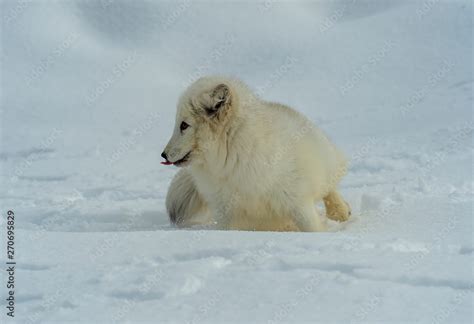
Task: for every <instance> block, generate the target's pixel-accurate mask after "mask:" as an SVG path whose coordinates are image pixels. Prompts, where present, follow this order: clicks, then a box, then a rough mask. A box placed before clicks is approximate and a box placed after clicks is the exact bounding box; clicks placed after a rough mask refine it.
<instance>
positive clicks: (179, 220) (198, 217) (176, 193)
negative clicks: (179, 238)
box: [166, 169, 210, 227]
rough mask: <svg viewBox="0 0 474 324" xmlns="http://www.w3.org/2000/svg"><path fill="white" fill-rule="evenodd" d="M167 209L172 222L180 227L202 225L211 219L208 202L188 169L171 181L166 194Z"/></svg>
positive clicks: (180, 172)
mask: <svg viewBox="0 0 474 324" xmlns="http://www.w3.org/2000/svg"><path fill="white" fill-rule="evenodd" d="M166 210H167V211H168V216H169V218H170V221H171V223H173V224H176V225H177V226H179V227H187V226H192V225H198V224H200V225H202V224H207V223H208V222H209V221H210V214H209V211H208V208H207V204H206V202H205V201H204V199H203V198H202V196H201V194H200V193H199V192H198V190H197V188H196V185H195V183H194V179H193V178H192V177H191V174H189V172H188V171H187V170H186V169H182V170H180V171H179V172H178V173H177V174H176V175H175V176H174V178H173V181H172V182H171V185H170V188H169V190H168V195H167V196H166Z"/></svg>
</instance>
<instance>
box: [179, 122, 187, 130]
mask: <svg viewBox="0 0 474 324" xmlns="http://www.w3.org/2000/svg"><path fill="white" fill-rule="evenodd" d="M188 127H189V124H187V123H186V122H182V123H181V126H179V129H180V130H181V132H184V131H185V130H186V129H188Z"/></svg>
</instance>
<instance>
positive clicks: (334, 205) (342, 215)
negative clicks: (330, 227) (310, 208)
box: [323, 190, 351, 222]
mask: <svg viewBox="0 0 474 324" xmlns="http://www.w3.org/2000/svg"><path fill="white" fill-rule="evenodd" d="M323 201H324V206H325V207H326V216H327V217H328V218H329V219H332V220H335V221H338V222H344V221H346V220H348V219H349V217H350V216H351V208H350V206H349V204H348V203H346V202H345V201H344V199H342V197H341V195H340V194H339V193H338V192H337V191H335V190H333V191H331V192H329V193H328V194H327V196H326V197H324V198H323Z"/></svg>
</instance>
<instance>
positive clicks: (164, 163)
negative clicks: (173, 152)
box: [161, 161, 173, 165]
mask: <svg viewBox="0 0 474 324" xmlns="http://www.w3.org/2000/svg"><path fill="white" fill-rule="evenodd" d="M161 164H163V165H172V164H173V163H171V162H168V161H166V162H161Z"/></svg>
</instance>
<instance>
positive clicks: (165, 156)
mask: <svg viewBox="0 0 474 324" xmlns="http://www.w3.org/2000/svg"><path fill="white" fill-rule="evenodd" d="M161 157H162V158H163V159H165V160H166V161H168V155H166V153H165V152H163V153H161Z"/></svg>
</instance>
